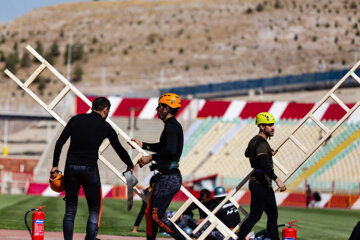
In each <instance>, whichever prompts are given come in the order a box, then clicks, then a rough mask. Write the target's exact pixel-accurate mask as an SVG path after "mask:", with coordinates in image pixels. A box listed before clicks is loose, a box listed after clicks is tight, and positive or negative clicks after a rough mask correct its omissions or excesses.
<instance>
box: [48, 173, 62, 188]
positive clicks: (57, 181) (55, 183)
mask: <svg viewBox="0 0 360 240" xmlns="http://www.w3.org/2000/svg"><path fill="white" fill-rule="evenodd" d="M49 182H50V188H51V189H52V190H53V191H55V192H63V191H64V190H65V180H64V176H63V175H62V174H61V172H59V173H58V174H57V175H56V177H55V178H54V179H52V181H51V180H49Z"/></svg>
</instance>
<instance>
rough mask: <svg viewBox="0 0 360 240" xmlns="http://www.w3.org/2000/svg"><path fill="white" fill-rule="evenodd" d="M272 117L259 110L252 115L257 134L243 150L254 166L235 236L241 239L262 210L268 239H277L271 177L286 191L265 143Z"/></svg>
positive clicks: (275, 211) (270, 128)
mask: <svg viewBox="0 0 360 240" xmlns="http://www.w3.org/2000/svg"><path fill="white" fill-rule="evenodd" d="M274 124H275V118H274V117H273V115H271V114H270V113H267V112H262V113H259V114H258V115H257V116H256V125H257V126H258V127H259V134H258V135H256V136H255V137H253V138H252V139H251V140H250V142H249V145H248V147H247V149H246V151H245V156H246V157H248V158H249V160H250V164H251V167H252V168H254V171H253V172H252V174H251V176H250V180H249V189H250V192H251V203H250V215H249V217H248V218H247V219H246V220H245V222H244V223H243V224H242V225H241V228H240V232H239V233H238V237H239V239H240V240H242V239H244V238H245V237H246V235H247V234H248V233H249V232H250V230H251V229H252V228H253V226H254V225H255V224H256V222H258V221H259V220H260V218H261V215H262V213H263V212H264V211H265V213H266V215H267V216H268V221H267V230H268V232H269V234H270V236H271V239H273V240H278V239H279V234H278V230H277V218H278V211H277V205H276V199H275V194H274V190H273V189H272V185H271V184H272V180H274V181H275V182H276V184H277V186H278V187H279V188H280V191H281V192H283V191H285V190H286V186H285V184H284V183H283V182H282V181H281V180H280V179H279V178H278V177H277V176H276V175H275V173H274V168H273V159H272V156H273V154H275V152H273V150H272V148H271V147H270V145H269V143H268V141H267V140H268V139H270V138H271V137H272V136H274V131H275V126H274Z"/></svg>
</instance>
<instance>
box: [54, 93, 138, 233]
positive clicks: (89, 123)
mask: <svg viewBox="0 0 360 240" xmlns="http://www.w3.org/2000/svg"><path fill="white" fill-rule="evenodd" d="M109 110H110V101H109V100H108V99H107V98H105V97H98V98H96V99H95V100H94V101H93V103H92V112H91V113H90V114H78V115H76V116H74V117H72V118H71V119H70V120H69V122H68V123H67V124H66V126H65V128H64V130H63V131H62V133H61V135H60V137H59V139H58V140H57V142H56V145H55V150H54V157H53V168H52V169H51V177H50V181H51V178H52V176H54V175H56V172H59V168H58V164H59V158H60V154H61V149H62V147H63V145H64V144H65V142H66V141H67V139H68V138H69V137H70V146H69V150H68V152H67V159H66V164H65V172H64V181H65V195H66V210H65V216H64V220H63V231H64V239H65V240H71V239H72V238H73V231H74V218H75V214H76V210H77V202H78V195H79V190H80V186H82V187H83V190H84V193H85V197H86V200H87V203H88V208H89V217H88V221H87V226H86V237H85V239H86V240H95V239H96V235H97V232H98V229H99V226H100V217H101V210H102V209H101V207H102V206H101V204H102V191H101V182H100V176H99V169H98V165H97V160H98V158H99V156H98V151H99V147H100V144H101V143H102V142H103V140H104V139H105V138H108V139H109V140H110V143H111V146H112V147H113V148H114V149H115V151H116V153H117V154H118V155H119V157H120V159H121V160H122V161H123V162H124V163H125V164H126V165H127V170H133V168H134V165H133V163H132V161H131V159H130V156H129V154H128V153H127V152H126V150H125V149H124V148H123V147H122V146H121V144H120V142H119V139H118V136H117V134H116V132H115V130H114V129H113V128H112V127H111V126H110V124H109V123H108V122H106V121H105V119H106V118H107V116H108V114H109Z"/></svg>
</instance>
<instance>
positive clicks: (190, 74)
mask: <svg viewBox="0 0 360 240" xmlns="http://www.w3.org/2000/svg"><path fill="white" fill-rule="evenodd" d="M359 8H360V5H359V4H358V2H357V1H350V0H341V1H334V0H291V1H290V0H289V1H288V0H251V1H250V0H245V1H244V0H243V1H240V0H221V1H220V0H152V1H149V0H142V1H141V0H131V1H130V0H128V1H121V2H113V1H112V2H106V1H104V2H86V3H85V2H82V3H67V4H61V5H55V6H50V7H44V8H39V9H35V10H33V11H30V12H29V13H27V14H25V15H23V16H21V17H19V18H17V19H15V20H13V21H12V22H9V23H6V24H2V25H0V68H1V69H4V68H5V67H7V68H9V69H11V70H12V71H13V72H16V75H17V76H19V77H20V78H21V79H22V80H25V79H26V78H27V77H28V76H29V75H30V74H31V73H32V71H34V70H35V69H36V68H37V65H38V63H36V61H34V60H33V57H32V56H31V55H29V54H28V53H27V51H26V50H25V46H26V45H27V44H30V45H31V46H33V47H34V48H35V49H37V51H38V52H39V53H40V54H42V55H43V56H44V57H45V58H46V59H47V60H48V61H49V62H51V63H53V64H54V66H55V68H57V69H58V70H59V71H60V72H61V73H62V74H63V75H66V64H65V63H66V59H67V45H68V44H70V43H71V45H72V76H71V80H72V82H73V83H74V84H75V85H76V86H77V87H79V89H80V90H81V91H83V92H84V93H87V94H124V93H129V92H136V91H147V90H149V91H151V90H154V91H155V90H157V89H158V88H159V87H162V88H167V87H174V86H190V85H196V84H206V83H215V82H225V81H234V80H241V79H244V80H245V79H251V78H258V77H272V76H276V75H289V74H301V73H311V72H318V71H327V70H333V69H344V68H350V67H351V66H352V65H353V64H354V62H355V60H356V59H357V58H358V57H359V50H358V49H359V46H360V14H359ZM70 39H71V42H70ZM32 88H33V89H34V91H36V92H37V93H39V94H41V95H42V96H43V97H44V98H52V97H54V96H55V95H56V94H57V92H58V91H59V90H60V89H61V84H59V82H58V81H56V80H55V77H54V76H52V75H51V74H49V73H44V74H43V75H42V77H41V78H40V79H39V80H37V82H36V83H34V85H33V86H32ZM0 89H1V90H0V94H1V99H4V98H7V99H13V101H21V99H23V100H24V101H27V96H26V94H24V93H23V91H22V90H19V89H18V88H17V86H16V85H15V84H14V83H13V82H12V81H11V80H9V78H7V77H6V76H4V75H1V78H0Z"/></svg>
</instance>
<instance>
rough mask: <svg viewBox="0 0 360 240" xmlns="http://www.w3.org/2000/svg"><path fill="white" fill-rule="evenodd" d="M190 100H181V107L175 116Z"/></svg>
mask: <svg viewBox="0 0 360 240" xmlns="http://www.w3.org/2000/svg"><path fill="white" fill-rule="evenodd" d="M189 103H190V100H181V108H180V109H179V111H178V114H177V115H176V116H179V115H180V114H181V113H182V112H183V111H184V110H185V108H186V107H187V106H188V105H189Z"/></svg>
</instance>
